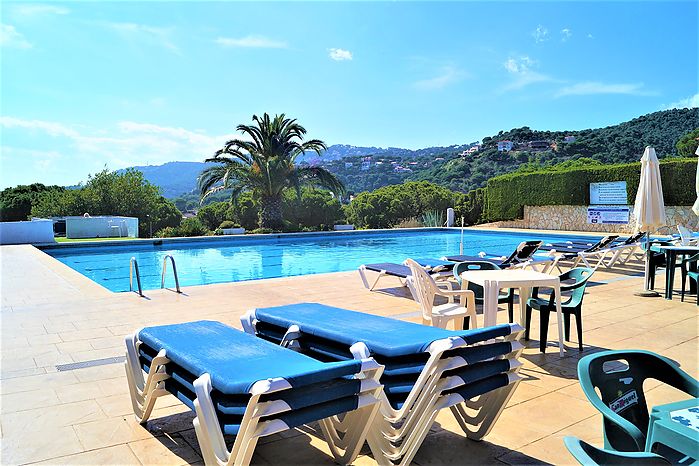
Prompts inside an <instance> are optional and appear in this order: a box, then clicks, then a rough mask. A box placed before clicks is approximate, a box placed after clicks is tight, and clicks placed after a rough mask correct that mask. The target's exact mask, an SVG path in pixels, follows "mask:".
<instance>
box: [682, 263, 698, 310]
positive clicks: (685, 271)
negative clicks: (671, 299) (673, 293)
mask: <svg viewBox="0 0 699 466" xmlns="http://www.w3.org/2000/svg"><path fill="white" fill-rule="evenodd" d="M697 261H699V254H695V255H693V256H691V257H688V258H686V259H685V260H683V261H682V294H681V298H680V301H684V292H685V289H686V287H685V282H686V281H687V277H689V279H690V280H692V281H694V283H696V284H697V287H698V288H699V271H693V270H689V264H690V262H697ZM697 306H699V292H698V293H697Z"/></svg>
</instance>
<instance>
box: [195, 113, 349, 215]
mask: <svg viewBox="0 0 699 466" xmlns="http://www.w3.org/2000/svg"><path fill="white" fill-rule="evenodd" d="M252 120H253V123H254V124H253V125H238V127H237V130H238V131H240V132H242V133H243V134H245V135H247V136H249V137H250V139H251V140H250V141H247V140H243V139H232V140H230V141H228V142H226V144H225V145H224V146H223V148H222V149H220V150H218V151H217V152H216V154H215V155H214V157H212V158H209V159H206V162H213V163H215V164H216V165H215V166H213V167H209V168H207V169H205V170H204V171H203V172H202V174H201V175H200V177H199V192H200V195H201V198H202V200H203V199H205V198H206V197H207V196H209V195H211V194H213V193H216V192H218V191H221V190H224V189H232V193H231V200H232V201H233V202H234V203H235V201H236V199H237V198H238V197H239V196H240V195H241V194H242V193H244V192H251V193H252V194H253V196H254V197H255V198H256V200H258V201H259V205H260V226H261V227H262V228H273V229H280V228H282V226H283V221H282V196H283V194H284V192H285V191H286V190H287V189H289V188H293V189H295V190H296V191H297V193H298V192H300V190H301V187H302V186H304V185H307V186H315V187H321V188H327V189H329V190H331V191H332V192H333V193H335V194H342V193H344V191H345V188H344V185H343V184H342V183H341V182H340V180H338V179H337V177H335V175H333V174H332V173H330V172H329V171H328V170H326V169H324V168H322V167H315V166H299V165H297V164H296V159H297V158H298V157H299V156H300V155H302V154H304V153H306V152H315V153H317V154H318V155H320V152H321V151H322V150H325V149H327V146H326V145H325V143H324V142H323V141H321V140H319V139H311V140H309V141H305V142H304V141H303V138H304V135H305V134H306V129H305V128H304V127H303V126H301V125H300V124H298V123H297V122H296V120H292V119H288V118H285V116H284V114H281V115H276V116H275V117H274V119H271V118H270V117H269V115H268V114H267V113H265V114H264V115H263V116H262V118H259V117H258V116H257V115H253V117H252Z"/></svg>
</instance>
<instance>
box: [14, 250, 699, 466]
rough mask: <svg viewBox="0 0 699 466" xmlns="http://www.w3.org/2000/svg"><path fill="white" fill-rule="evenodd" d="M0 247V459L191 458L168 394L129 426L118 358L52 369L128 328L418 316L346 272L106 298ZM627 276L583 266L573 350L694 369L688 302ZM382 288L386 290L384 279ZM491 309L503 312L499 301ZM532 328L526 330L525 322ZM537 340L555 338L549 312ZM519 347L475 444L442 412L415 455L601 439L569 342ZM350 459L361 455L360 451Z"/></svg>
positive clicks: (65, 272) (458, 455)
mask: <svg viewBox="0 0 699 466" xmlns="http://www.w3.org/2000/svg"><path fill="white" fill-rule="evenodd" d="M0 253H1V255H0V258H1V260H2V266H1V269H0V270H1V271H2V289H1V291H2V312H1V317H2V320H1V323H2V345H1V349H2V355H1V362H2V380H1V381H0V393H1V395H2V396H1V397H0V401H1V402H2V418H1V421H0V427H1V432H0V434H1V435H2V440H1V442H2V457H1V458H0V459H1V462H2V464H29V463H37V462H48V463H55V464H139V463H141V464H170V465H179V464H185V463H189V464H201V463H202V460H201V456H200V453H199V449H198V446H197V442H196V437H195V434H194V430H193V428H192V417H193V416H192V414H191V413H190V412H189V411H188V410H187V408H185V407H184V405H182V404H180V403H179V402H178V401H177V400H176V399H174V398H173V397H167V398H166V397H163V398H161V399H159V400H158V403H156V406H157V408H156V411H155V413H154V415H153V416H152V420H151V421H149V422H148V425H147V426H146V427H142V426H140V425H138V424H137V423H136V422H135V420H134V417H133V415H132V413H131V406H130V400H129V395H128V391H127V385H126V377H125V373H124V368H123V365H122V364H121V363H118V364H106V365H101V366H96V367H88V368H82V369H75V370H70V371H61V372H58V371H57V369H56V365H60V364H67V363H73V362H81V361H91V360H95V359H101V358H110V357H115V356H121V355H122V354H123V352H124V347H123V338H124V336H125V335H126V334H127V333H130V332H132V331H134V330H135V329H136V328H138V327H141V326H146V325H157V324H165V323H173V322H183V321H191V320H195V319H215V320H220V321H222V322H225V323H228V324H230V325H233V326H236V327H240V323H239V320H238V319H239V316H240V315H241V314H242V313H243V312H244V311H246V310H248V309H250V308H253V307H256V306H273V305H281V304H286V303H293V302H299V301H316V302H321V303H326V304H329V305H336V306H341V307H346V308H350V309H355V310H359V311H364V312H369V313H374V314H379V315H384V316H391V317H394V318H398V319H405V320H412V321H418V320H419V313H418V307H417V304H416V303H414V302H413V301H412V300H410V299H407V297H406V294H405V291H404V290H403V289H401V288H389V289H384V290H382V292H369V291H367V290H365V289H364V288H363V287H362V285H361V282H360V280H359V277H358V275H357V273H356V272H343V273H333V274H325V275H312V276H305V277H296V278H283V279H270V280H258V281H250V282H241V283H230V284H222V285H208V286H199V287H189V288H185V289H183V291H184V294H182V295H178V294H176V293H174V292H172V291H168V290H158V291H148V292H146V295H147V299H144V298H140V297H138V296H137V295H136V294H135V293H121V294H115V293H111V292H110V291H107V290H106V289H104V288H102V287H100V286H99V285H96V284H95V283H93V282H91V281H90V280H88V279H86V278H85V277H83V276H82V275H80V274H78V273H77V272H74V271H73V270H71V269H69V268H67V267H66V266H64V265H62V264H60V263H59V262H57V261H55V260H53V259H52V258H50V257H49V256H47V255H45V254H44V253H42V252H40V251H38V250H36V249H34V248H33V247H31V246H3V247H2V248H0ZM639 271H640V268H639V267H635V268H631V269H627V270H619V271H615V272H614V273H609V272H603V271H600V272H598V273H597V274H596V275H595V277H594V283H593V284H592V286H589V287H588V295H587V296H586V299H585V305H584V321H583V322H584V331H585V333H584V335H585V347H586V350H585V352H584V353H583V354H588V353H590V352H592V351H597V350H600V349H606V348H611V349H622V348H643V349H648V350H651V351H656V352H659V353H662V354H664V355H666V356H668V357H670V358H673V359H675V360H676V361H678V362H679V363H680V364H681V365H682V367H683V368H684V369H685V370H686V371H688V372H689V373H690V374H692V375H693V376H695V377H697V375H698V373H697V355H698V354H699V353H698V351H697V349H698V345H697V333H698V332H697V315H698V314H697V307H696V306H695V304H694V299H695V298H694V297H693V296H692V297H690V298H689V302H685V303H680V302H679V299H677V298H676V299H675V300H673V301H666V300H664V299H662V298H640V297H636V296H634V295H633V292H634V291H636V290H639V289H640V288H641V282H642V280H641V279H640V278H639V277H638V274H639ZM634 274H635V276H634ZM678 275H679V274H678ZM658 278H659V280H658V281H659V282H660V283H662V279H661V277H658ZM383 283H384V285H386V286H392V285H393V284H392V283H391V281H390V279H385V280H384V281H383ZM500 315H501V317H500V321H501V322H503V321H505V320H506V317H505V316H506V313H505V312H504V309H502V310H501V313H500ZM533 320H534V322H537V321H538V317H536V316H535V317H533ZM573 329H574V327H573ZM532 332H533V333H532V337H533V338H536V337H537V336H538V326H537V323H533V329H532ZM572 333H575V332H574V331H573V332H572ZM549 335H550V337H549V338H550V339H554V338H555V336H556V330H555V319H552V323H551V330H550V333H549ZM529 346H530V348H528V349H527V350H526V351H525V353H524V355H523V362H524V367H523V368H522V372H521V373H522V375H523V376H524V378H525V380H524V381H523V382H522V383H521V384H520V385H519V388H518V390H517V391H516V393H515V395H514V396H513V398H512V399H511V400H510V402H509V405H508V407H507V408H506V409H505V411H504V413H503V414H502V416H501V417H500V419H499V421H498V422H497V424H496V425H495V428H494V429H493V431H492V432H491V434H490V435H489V436H488V437H486V440H485V441H482V442H472V441H470V440H467V439H466V438H465V436H464V435H463V433H462V432H461V430H460V428H459V427H458V425H457V424H456V422H455V420H454V418H453V417H452V415H451V413H450V412H449V411H446V412H443V414H442V415H440V416H439V417H438V418H437V423H436V424H435V426H434V427H433V429H432V432H431V433H430V435H429V436H428V437H427V439H426V441H425V443H424V444H423V446H422V448H421V450H420V452H419V453H418V455H417V456H416V458H415V461H414V462H415V464H418V465H423V466H426V465H436V464H469V463H471V464H503V463H505V464H540V463H555V464H570V463H572V458H571V457H570V456H568V454H567V452H566V451H565V448H564V446H563V443H562V437H563V436H565V435H575V436H578V437H580V438H582V439H584V440H587V441H589V442H592V443H594V444H597V445H600V444H601V442H602V439H601V427H602V426H601V419H600V417H599V416H598V415H597V414H596V412H595V410H594V409H593V408H592V407H591V405H590V404H589V402H588V401H587V400H586V399H585V397H584V395H583V393H582V391H581V390H580V388H579V385H578V383H577V380H576V363H577V361H578V359H579V358H580V353H579V352H578V350H577V343H572V344H571V345H570V351H569V352H568V353H567V356H566V357H565V358H563V359H560V358H559V356H558V354H557V351H555V350H554V349H553V348H552V349H550V350H549V352H548V353H547V354H546V355H541V354H540V353H539V351H538V342H537V341H536V340H532V341H531V342H530V343H529ZM648 389H649V390H650V391H649V392H648V401H649V403H650V404H651V405H655V404H661V403H666V402H670V401H674V400H676V399H681V398H682V395H681V394H678V393H676V392H675V391H674V389H670V388H667V387H664V386H657V385H650V386H649V387H648ZM366 452H368V450H367V451H365V453H366ZM291 459H293V461H291ZM253 463H254V464H263V465H264V464H290V463H297V464H332V462H331V460H330V456H328V454H327V448H326V446H325V442H324V441H322V440H321V438H320V437H318V435H317V434H316V433H315V432H314V431H313V430H312V429H307V430H304V431H303V432H300V431H292V433H290V434H289V433H287V434H284V435H278V436H274V437H271V438H268V439H266V440H264V441H262V442H261V443H260V445H259V446H258V448H257V450H256V454H255V456H254V458H253ZM356 464H362V465H365V464H374V462H373V460H372V459H371V458H370V457H368V456H360V457H359V458H358V460H357V462H356Z"/></svg>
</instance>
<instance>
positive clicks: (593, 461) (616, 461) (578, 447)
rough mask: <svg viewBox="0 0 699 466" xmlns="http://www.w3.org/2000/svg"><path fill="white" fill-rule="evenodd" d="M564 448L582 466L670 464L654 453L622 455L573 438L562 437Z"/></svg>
mask: <svg viewBox="0 0 699 466" xmlns="http://www.w3.org/2000/svg"><path fill="white" fill-rule="evenodd" d="M563 442H564V443H565V446H566V448H567V449H568V451H569V452H570V454H571V455H573V458H575V459H576V460H578V462H579V463H580V464H582V465H584V466H593V465H600V466H606V465H609V466H612V465H614V466H624V465H629V466H635V465H639V466H641V465H665V464H672V463H670V462H669V461H668V460H666V459H665V458H663V457H662V456H660V455H656V454H655V453H645V452H644V453H623V452H618V451H613V450H602V449H601V448H597V447H595V446H592V445H590V444H589V443H587V442H583V441H582V440H580V439H578V438H575V437H563Z"/></svg>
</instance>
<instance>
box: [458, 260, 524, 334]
mask: <svg viewBox="0 0 699 466" xmlns="http://www.w3.org/2000/svg"><path fill="white" fill-rule="evenodd" d="M467 270H500V267H499V266H498V265H497V264H494V263H492V262H488V261H465V262H459V263H458V264H456V265H455V266H454V278H455V279H456V281H457V282H459V285H461V282H462V280H461V274H462V273H463V272H465V271H467ZM467 289H469V290H471V291H473V294H474V295H475V296H476V304H480V305H482V304H483V287H482V286H480V285H476V284H475V283H469V284H468V288H467ZM504 303H507V316H508V318H509V319H510V322H514V303H515V294H514V292H513V291H512V290H511V289H510V290H507V292H506V293H500V296H498V304H504ZM468 325H469V322H468V317H466V318H465V319H464V330H466V329H468Z"/></svg>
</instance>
